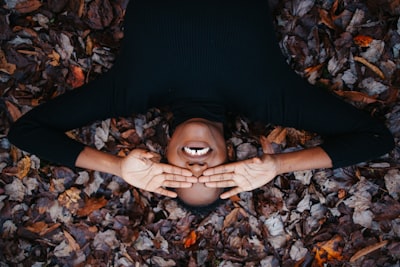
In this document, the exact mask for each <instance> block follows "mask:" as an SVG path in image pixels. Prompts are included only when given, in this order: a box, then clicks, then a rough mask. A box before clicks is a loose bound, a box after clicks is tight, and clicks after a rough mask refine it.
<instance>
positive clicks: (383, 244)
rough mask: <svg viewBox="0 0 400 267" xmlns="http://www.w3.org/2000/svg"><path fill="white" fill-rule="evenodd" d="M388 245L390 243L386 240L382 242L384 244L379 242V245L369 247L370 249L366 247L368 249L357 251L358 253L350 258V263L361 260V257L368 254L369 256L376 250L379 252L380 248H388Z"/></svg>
mask: <svg viewBox="0 0 400 267" xmlns="http://www.w3.org/2000/svg"><path fill="white" fill-rule="evenodd" d="M387 243H388V241H387V240H385V241H382V242H379V243H376V244H373V245H370V246H368V247H366V248H363V249H361V250H359V251H357V252H356V253H355V254H354V255H353V256H352V257H351V258H350V263H353V262H355V261H356V260H358V259H359V258H361V257H363V256H365V255H367V254H369V253H372V252H374V251H375V250H378V249H380V248H382V247H384V246H386V245H387Z"/></svg>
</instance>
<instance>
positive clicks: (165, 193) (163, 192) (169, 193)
mask: <svg viewBox="0 0 400 267" xmlns="http://www.w3.org/2000/svg"><path fill="white" fill-rule="evenodd" d="M155 192H156V193H157V194H160V195H163V196H167V197H171V198H176V197H177V196H178V194H177V193H176V192H174V191H170V190H167V189H165V188H162V187H159V188H157V189H156V190H155Z"/></svg>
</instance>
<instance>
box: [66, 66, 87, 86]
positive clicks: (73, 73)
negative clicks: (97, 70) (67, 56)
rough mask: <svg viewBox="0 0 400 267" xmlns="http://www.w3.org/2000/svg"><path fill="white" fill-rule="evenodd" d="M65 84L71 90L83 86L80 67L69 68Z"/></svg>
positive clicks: (83, 80) (83, 76)
mask: <svg viewBox="0 0 400 267" xmlns="http://www.w3.org/2000/svg"><path fill="white" fill-rule="evenodd" d="M67 83H68V84H69V85H71V86H72V88H78V87H80V86H82V85H84V84H85V74H84V73H83V70H82V68H81V67H79V66H76V65H71V66H70V72H69V75H68V78H67Z"/></svg>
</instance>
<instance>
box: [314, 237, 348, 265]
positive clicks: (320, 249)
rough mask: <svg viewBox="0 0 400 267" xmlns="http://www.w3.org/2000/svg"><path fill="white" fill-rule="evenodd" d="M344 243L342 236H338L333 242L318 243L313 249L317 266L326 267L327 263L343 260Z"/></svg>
mask: <svg viewBox="0 0 400 267" xmlns="http://www.w3.org/2000/svg"><path fill="white" fill-rule="evenodd" d="M342 242H343V238H342V237H341V236H340V235H336V236H334V237H333V238H332V239H331V240H328V241H325V242H318V243H317V245H315V247H314V248H313V252H314V253H315V258H314V263H315V264H316V265H315V266H325V263H327V262H330V261H334V260H342V259H343V256H342V251H343V247H342V246H341V243H342ZM313 266H314V265H313Z"/></svg>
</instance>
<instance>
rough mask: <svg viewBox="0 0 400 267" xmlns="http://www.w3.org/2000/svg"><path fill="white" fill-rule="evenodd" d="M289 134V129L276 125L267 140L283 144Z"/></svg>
mask: <svg viewBox="0 0 400 267" xmlns="http://www.w3.org/2000/svg"><path fill="white" fill-rule="evenodd" d="M286 135H287V129H286V128H283V127H280V126H278V127H276V128H275V129H273V130H272V132H271V133H270V134H269V135H268V136H267V140H268V141H269V142H270V143H275V144H278V145H281V144H283V143H284V142H285V140H286Z"/></svg>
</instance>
